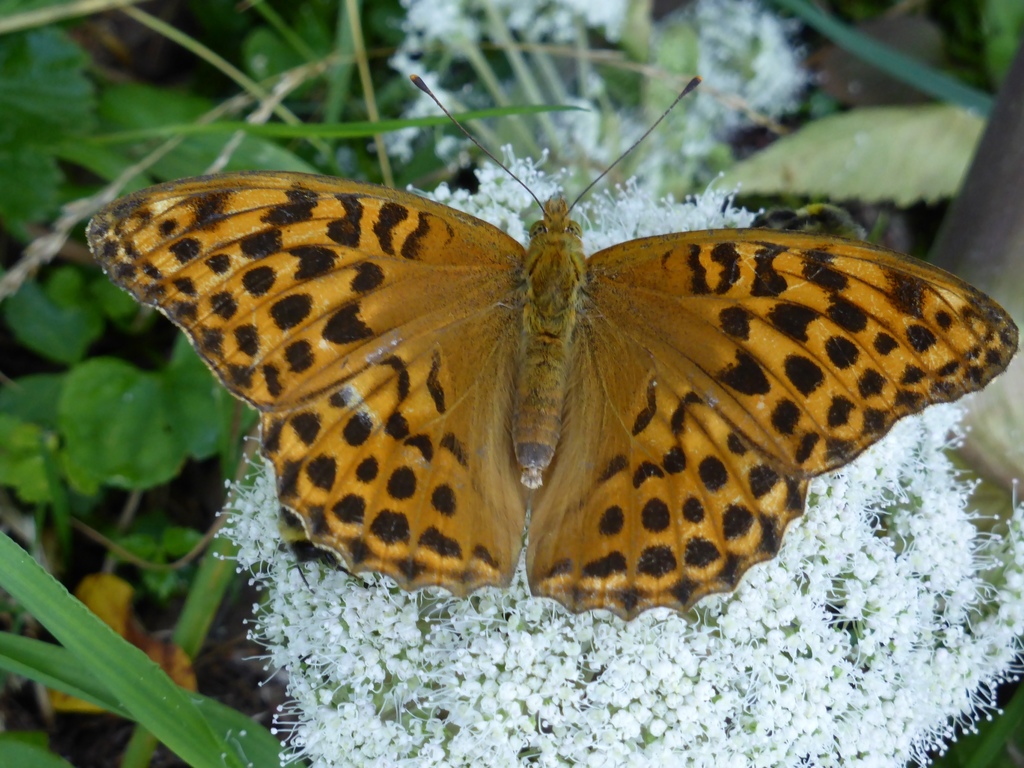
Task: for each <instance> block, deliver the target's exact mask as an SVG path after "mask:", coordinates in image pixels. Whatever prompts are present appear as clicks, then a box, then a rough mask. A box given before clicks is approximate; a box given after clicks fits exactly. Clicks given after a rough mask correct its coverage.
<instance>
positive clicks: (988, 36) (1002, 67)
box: [981, 0, 1024, 85]
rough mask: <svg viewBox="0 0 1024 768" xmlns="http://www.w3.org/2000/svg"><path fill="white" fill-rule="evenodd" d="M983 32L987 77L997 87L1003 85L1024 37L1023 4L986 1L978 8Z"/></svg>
mask: <svg viewBox="0 0 1024 768" xmlns="http://www.w3.org/2000/svg"><path fill="white" fill-rule="evenodd" d="M981 25H982V31H983V32H984V37H983V42H984V45H985V64H986V66H987V68H988V73H989V77H991V78H992V81H993V82H994V83H995V84H996V85H998V84H1000V83H1002V82H1003V77H1005V75H1006V72H1007V70H1008V69H1009V68H1010V62H1012V61H1013V55H1014V54H1015V53H1016V52H1017V47H1018V46H1019V45H1020V44H1021V35H1022V33H1024V2H1022V0H985V2H983V3H982V7H981Z"/></svg>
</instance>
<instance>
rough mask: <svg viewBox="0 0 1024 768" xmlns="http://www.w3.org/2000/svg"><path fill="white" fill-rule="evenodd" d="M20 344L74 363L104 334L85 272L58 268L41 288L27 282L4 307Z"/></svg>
mask: <svg viewBox="0 0 1024 768" xmlns="http://www.w3.org/2000/svg"><path fill="white" fill-rule="evenodd" d="M3 315H4V319H5V320H6V321H7V324H8V325H9V326H10V327H11V331H12V332H13V333H14V337H15V338H16V339H17V340H18V342H19V343H21V344H22V345H24V346H25V347H27V348H28V349H31V350H32V351H34V352H36V353H38V354H39V355H42V356H43V357H45V358H47V359H49V360H54V361H56V362H58V363H66V364H71V363H75V362H78V361H79V360H81V359H82V358H84V357H85V353H86V351H87V350H88V348H89V345H90V344H92V343H93V342H94V341H95V340H96V339H98V338H99V337H100V335H102V333H103V318H102V316H101V315H100V312H99V309H98V308H97V307H96V306H95V304H94V302H93V301H92V300H91V297H90V296H89V294H88V292H87V291H86V283H85V277H84V275H83V274H82V271H81V270H80V269H79V268H77V267H73V266H70V265H68V266H63V267H57V268H56V269H54V270H52V271H51V272H50V274H49V275H48V276H47V278H46V281H45V282H44V283H43V285H42V286H40V285H39V284H38V283H35V282H31V281H30V282H26V283H23V284H22V285H21V287H20V288H19V289H18V292H17V293H16V294H14V295H13V296H11V297H10V298H9V299H8V300H7V301H5V302H4V304H3Z"/></svg>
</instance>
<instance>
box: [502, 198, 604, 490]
mask: <svg viewBox="0 0 1024 768" xmlns="http://www.w3.org/2000/svg"><path fill="white" fill-rule="evenodd" d="M586 269H587V262H586V256H584V254H583V241H582V239H581V232H580V227H579V225H578V224H577V223H576V222H575V221H573V220H572V219H570V218H569V209H568V206H567V205H566V202H565V200H564V199H563V198H560V197H559V198H552V199H551V200H549V201H548V202H547V204H546V205H545V206H544V218H543V219H542V220H541V221H538V222H537V223H535V224H534V226H533V227H532V228H531V230H530V246H529V248H528V249H527V251H526V260H525V264H524V271H525V277H526V297H525V302H524V304H523V336H522V342H521V344H522V346H521V349H520V352H519V360H520V364H519V374H518V378H517V387H516V406H515V411H514V415H513V426H512V440H513V443H514V445H515V451H516V460H517V461H518V462H519V466H520V467H521V468H522V470H523V474H522V482H523V485H525V486H526V487H527V488H531V489H532V488H539V487H540V485H541V484H542V482H543V473H544V470H546V469H547V467H548V465H549V464H550V463H551V460H552V459H553V458H554V455H555V448H556V446H557V445H558V438H559V435H560V434H561V429H562V412H563V410H564V405H565V396H566V387H567V386H568V381H569V370H570V368H569V366H570V362H571V361H570V355H571V352H572V341H573V333H574V331H575V328H576V319H577V315H578V313H579V311H580V308H581V303H582V298H583V297H582V291H583V285H584V277H585V275H586Z"/></svg>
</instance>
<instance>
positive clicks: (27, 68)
mask: <svg viewBox="0 0 1024 768" xmlns="http://www.w3.org/2000/svg"><path fill="white" fill-rule="evenodd" d="M86 63H87V59H86V57H85V55H84V54H83V53H82V51H80V50H79V49H78V47H77V46H76V45H74V43H72V42H71V41H70V40H69V39H68V37H67V35H65V34H64V32H62V31H60V30H59V29H56V28H54V27H43V28H41V29H36V30H32V31H31V32H26V33H23V34H14V35H9V36H7V37H4V38H0V115H3V116H4V117H3V120H2V121H0V144H7V143H10V142H30V143H33V144H44V143H48V142H52V141H57V140H59V139H61V138H64V137H65V136H66V135H67V134H79V135H80V134H83V133H86V132H88V131H89V130H91V128H92V126H93V122H94V121H93V107H94V104H93V94H92V85H91V83H90V82H89V80H88V79H87V78H86V77H85V75H84V72H83V70H84V69H85V66H86ZM4 178H9V177H6V176H5V177H4Z"/></svg>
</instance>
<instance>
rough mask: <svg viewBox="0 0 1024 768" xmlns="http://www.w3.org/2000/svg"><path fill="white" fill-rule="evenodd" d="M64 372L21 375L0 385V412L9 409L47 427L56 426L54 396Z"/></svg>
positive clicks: (58, 390)
mask: <svg viewBox="0 0 1024 768" xmlns="http://www.w3.org/2000/svg"><path fill="white" fill-rule="evenodd" d="M65 375H66V374H63V373H38V374H33V375H31V376H22V377H21V378H20V379H14V380H13V381H11V382H9V383H8V384H6V385H5V386H3V387H0V413H9V414H11V415H12V416H17V417H18V418H19V419H22V420H24V421H31V422H33V423H35V424H39V425H40V426H42V427H45V428H46V429H56V428H57V400H58V399H59V398H60V390H61V387H63V386H64V377H65Z"/></svg>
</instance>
